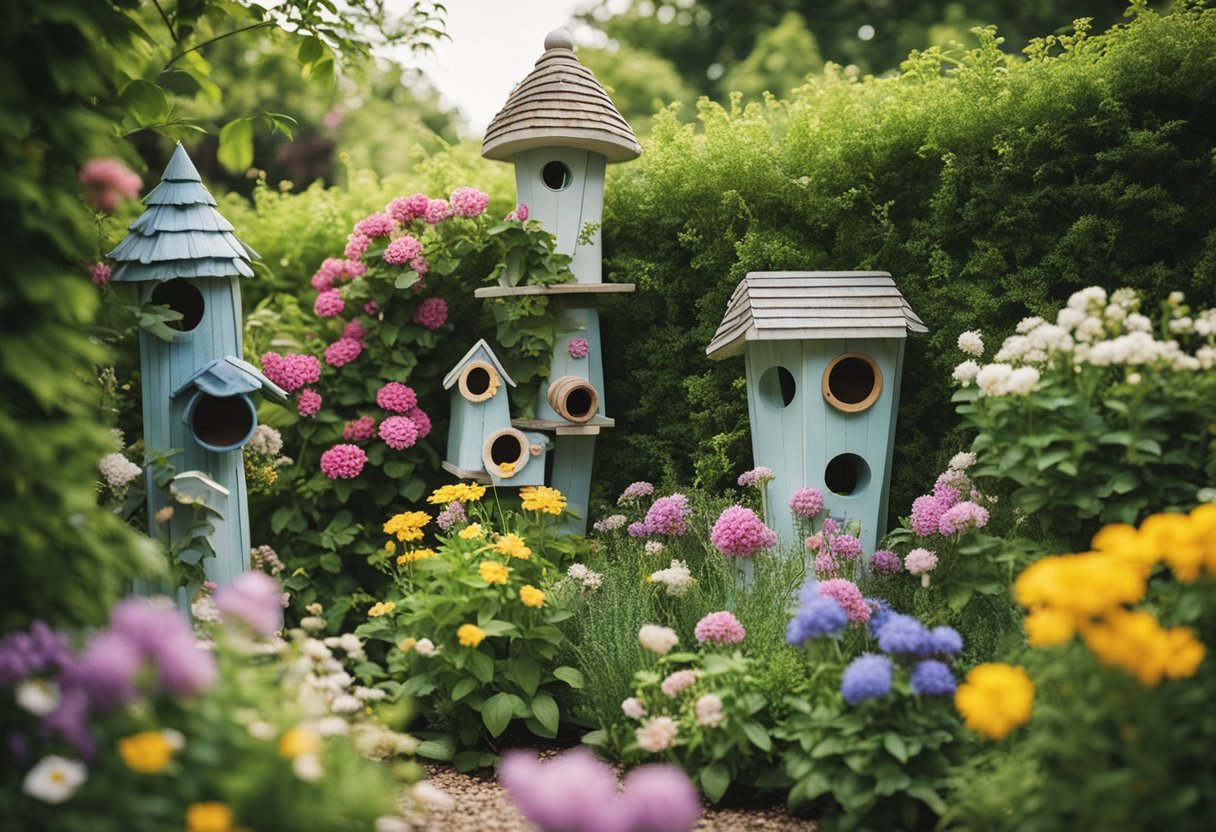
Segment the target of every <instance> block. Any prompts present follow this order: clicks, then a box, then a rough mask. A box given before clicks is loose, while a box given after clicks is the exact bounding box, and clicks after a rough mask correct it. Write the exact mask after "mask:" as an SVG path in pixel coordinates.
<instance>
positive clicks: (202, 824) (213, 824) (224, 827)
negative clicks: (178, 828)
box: [186, 802, 232, 832]
mask: <svg viewBox="0 0 1216 832" xmlns="http://www.w3.org/2000/svg"><path fill="white" fill-rule="evenodd" d="M186 832H232V810H231V809H229V808H228V806H227V804H224V803H214V802H211V803H191V804H190V805H189V806H188V807H186Z"/></svg>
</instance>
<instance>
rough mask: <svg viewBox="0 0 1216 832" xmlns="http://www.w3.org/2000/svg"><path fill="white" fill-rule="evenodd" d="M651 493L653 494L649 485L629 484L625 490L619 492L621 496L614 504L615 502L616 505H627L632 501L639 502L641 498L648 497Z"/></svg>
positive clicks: (641, 483)
mask: <svg viewBox="0 0 1216 832" xmlns="http://www.w3.org/2000/svg"><path fill="white" fill-rule="evenodd" d="M653 493H654V486H653V485H651V484H650V483H648V482H635V483H631V484H630V485H629V486H628V487H626V489H625V490H624V491H622V492H621V496H620V497H617V500H616V502H617V505H621V504H623V503H629V502H632V501H634V500H639V499H641V498H642V497H649V496H650V495H651V494H653Z"/></svg>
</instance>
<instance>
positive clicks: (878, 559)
mask: <svg viewBox="0 0 1216 832" xmlns="http://www.w3.org/2000/svg"><path fill="white" fill-rule="evenodd" d="M903 568H904V565H903V563H902V562H901V561H900V559H899V555H897V554H895V553H894V552H891V551H889V550H887V549H879V550H878V551H877V552H875V553H874V554H873V555H871V556H870V569H872V570H873V571H875V572H877V573H878V574H879V575H894V574H895V573H897V572H899V571H901V570H902V569H903Z"/></svg>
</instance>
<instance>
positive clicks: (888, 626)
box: [878, 613, 933, 656]
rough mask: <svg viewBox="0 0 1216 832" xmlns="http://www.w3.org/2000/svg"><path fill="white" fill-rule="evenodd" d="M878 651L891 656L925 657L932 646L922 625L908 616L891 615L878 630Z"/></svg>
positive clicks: (931, 649) (927, 632)
mask: <svg viewBox="0 0 1216 832" xmlns="http://www.w3.org/2000/svg"><path fill="white" fill-rule="evenodd" d="M878 649H879V650H881V651H882V652H884V653H889V654H890V655H893V656H927V655H929V654H930V653H931V652H932V651H933V644H932V639H931V638H930V636H929V631H928V630H927V629H925V625H924V624H922V623H920V621H918V620H917V619H915V618H913V617H912V616H910V615H903V614H901V613H892V614H891V616H890V618H888V619H887V621H886V623H885V624H883V625H882V627H881V628H880V629H879V630H878Z"/></svg>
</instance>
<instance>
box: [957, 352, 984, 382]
mask: <svg viewBox="0 0 1216 832" xmlns="http://www.w3.org/2000/svg"><path fill="white" fill-rule="evenodd" d="M979 372H980V365H979V364H976V363H975V362H974V361H972V360H971V359H967V360H966V361H964V362H963V363H962V364H959V365H958V366H957V367H955V368H954V380H955V381H957V382H958V383H959V384H961V385H962V386H963V387H970V386H971V382H973V381H975V377H976V376H977V375H979Z"/></svg>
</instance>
